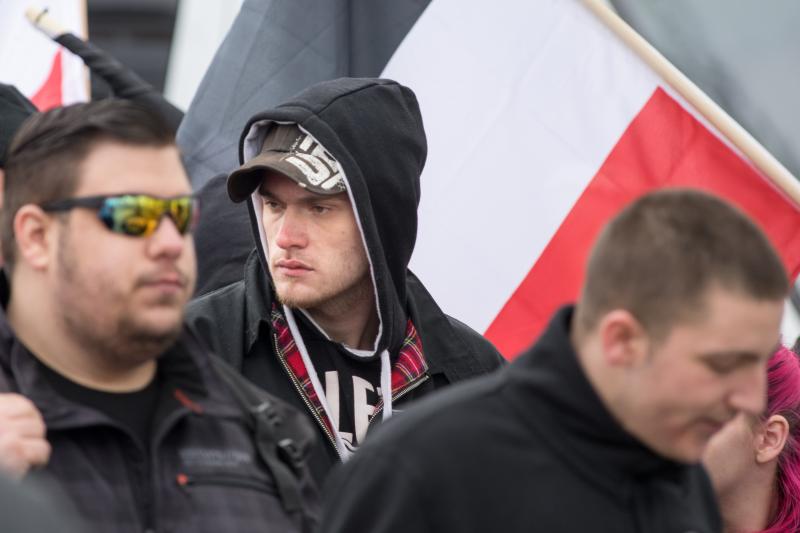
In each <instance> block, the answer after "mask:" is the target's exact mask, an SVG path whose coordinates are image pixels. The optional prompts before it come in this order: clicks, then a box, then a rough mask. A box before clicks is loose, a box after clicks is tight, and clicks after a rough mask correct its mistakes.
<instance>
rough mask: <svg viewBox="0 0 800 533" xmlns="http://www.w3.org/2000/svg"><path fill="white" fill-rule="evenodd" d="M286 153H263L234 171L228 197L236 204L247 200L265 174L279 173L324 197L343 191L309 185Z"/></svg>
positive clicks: (229, 184) (229, 178) (229, 183)
mask: <svg viewBox="0 0 800 533" xmlns="http://www.w3.org/2000/svg"><path fill="white" fill-rule="evenodd" d="M285 156H286V153H285V152H266V153H261V154H259V155H257V156H256V157H254V158H253V159H251V160H250V161H248V162H247V163H245V164H244V165H242V166H241V167H240V168H239V169H237V170H235V171H233V172H232V173H231V175H230V176H228V196H230V198H231V200H233V201H234V202H236V203H239V202H243V201H245V200H247V199H248V198H249V197H250V195H251V194H253V192H255V190H256V189H257V188H258V187H259V186H260V185H261V182H262V181H263V180H264V177H265V175H266V174H265V172H277V173H278V174H281V175H283V176H286V177H287V178H289V179H291V180H292V181H294V182H295V183H297V184H298V185H299V186H301V187H303V188H304V189H308V190H310V191H311V192H314V193H317V194H324V195H333V194H338V193H340V192H343V191H342V190H336V189H334V190H330V189H323V188H322V187H318V186H315V185H311V184H309V183H308V180H307V179H306V177H305V176H304V175H303V173H302V172H301V171H300V170H299V169H298V168H297V167H296V166H294V165H292V164H291V163H287V162H286V161H285V160H284V157H285Z"/></svg>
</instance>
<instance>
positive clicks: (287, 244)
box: [275, 208, 308, 250]
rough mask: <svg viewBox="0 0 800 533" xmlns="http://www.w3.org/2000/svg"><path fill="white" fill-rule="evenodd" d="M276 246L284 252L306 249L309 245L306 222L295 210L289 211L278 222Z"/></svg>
mask: <svg viewBox="0 0 800 533" xmlns="http://www.w3.org/2000/svg"><path fill="white" fill-rule="evenodd" d="M275 244H276V245H277V246H278V247H279V248H282V249H284V250H288V249H289V248H304V247H305V246H306V245H307V244H308V233H307V232H306V225H305V221H304V220H303V216H302V215H301V214H300V213H297V212H296V210H294V209H291V208H289V209H287V210H286V211H285V212H284V213H283V216H282V217H281V219H280V221H279V222H278V228H277V233H276V234H275Z"/></svg>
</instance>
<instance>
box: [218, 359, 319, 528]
mask: <svg viewBox="0 0 800 533" xmlns="http://www.w3.org/2000/svg"><path fill="white" fill-rule="evenodd" d="M212 363H213V365H212V366H213V367H214V368H215V370H216V371H217V375H218V376H219V377H220V378H222V380H223V381H224V382H225V383H226V384H227V385H228V388H229V390H230V391H231V392H232V393H233V395H234V396H235V397H236V399H237V401H238V402H239V405H240V406H241V407H242V408H243V409H244V410H245V412H247V413H248V415H249V416H248V417H247V421H248V426H249V428H250V430H251V431H252V433H253V434H254V435H255V437H256V446H257V448H258V454H259V456H260V457H261V459H262V460H263V461H264V464H266V465H267V467H268V468H269V470H270V473H271V474H272V476H273V479H274V480H275V487H276V489H277V492H278V495H279V496H280V499H281V500H282V503H283V508H284V510H285V511H286V512H287V513H288V514H289V516H291V517H292V518H293V519H294V521H295V523H298V524H300V530H301V533H313V532H314V531H316V527H317V525H318V524H319V516H318V513H317V510H318V507H319V500H318V498H319V495H318V493H317V490H316V486H315V485H314V484H313V482H311V480H310V475H311V474H310V472H309V471H308V468H307V467H306V458H307V457H308V453H309V451H310V450H311V448H312V447H313V446H314V444H315V442H316V435H315V434H314V431H313V429H312V428H311V425H310V424H308V422H306V421H305V420H304V419H303V418H302V417H300V416H298V413H297V412H296V411H295V410H294V409H293V408H292V407H290V406H288V405H286V403H285V402H283V401H281V400H279V399H277V398H275V397H274V396H272V395H270V394H268V393H267V392H266V391H263V390H261V389H259V388H258V387H256V386H255V385H252V384H250V383H247V382H243V380H242V377H241V375H240V374H239V371H238V370H236V369H235V368H233V367H232V366H230V365H229V364H228V363H226V362H225V361H223V360H222V359H220V358H218V357H214V358H212Z"/></svg>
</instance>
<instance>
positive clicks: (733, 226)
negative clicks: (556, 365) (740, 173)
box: [575, 189, 789, 339]
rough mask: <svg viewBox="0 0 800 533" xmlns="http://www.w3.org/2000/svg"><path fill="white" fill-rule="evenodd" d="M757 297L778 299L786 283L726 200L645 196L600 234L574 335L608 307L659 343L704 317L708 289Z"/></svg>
mask: <svg viewBox="0 0 800 533" xmlns="http://www.w3.org/2000/svg"><path fill="white" fill-rule="evenodd" d="M715 284H716V285H719V286H721V287H723V288H725V289H730V290H736V291H738V292H740V293H742V294H744V295H747V296H751V297H753V298H754V299H758V300H780V299H782V298H784V297H786V295H787V294H788V291H789V281H788V278H787V275H786V271H785V269H784V267H783V264H782V263H781V259H780V258H779V257H778V254H777V253H776V251H775V249H774V248H773V247H772V245H771V244H770V243H769V240H768V239H767V237H766V236H765V235H764V233H763V232H762V231H761V230H760V229H759V228H758V227H757V226H756V225H755V224H754V223H753V222H752V221H751V220H750V219H749V218H748V217H747V215H745V214H744V213H742V212H741V211H739V210H738V209H737V208H735V207H733V206H732V205H730V204H728V203H727V202H725V201H723V200H721V199H719V198H716V197H714V196H711V195H709V194H706V193H704V192H700V191H697V190H689V189H671V190H662V191H659V192H654V193H650V194H647V195H645V196H643V197H642V198H640V199H639V200H637V201H635V202H633V203H632V204H631V205H630V206H628V207H627V208H626V209H624V210H623V211H622V212H621V213H620V214H619V215H617V216H616V217H615V218H614V219H613V220H612V221H611V222H610V223H609V224H608V225H607V226H606V227H605V229H604V230H603V231H602V232H601V234H600V237H599V238H598V239H597V241H596V243H595V246H594V248H593V250H592V253H591V255H590V258H589V263H588V267H587V271H586V279H585V282H584V286H583V291H582V294H581V297H580V301H579V303H578V305H577V309H576V322H575V326H576V333H577V335H578V336H579V337H580V336H582V335H583V334H585V333H586V332H588V331H589V330H591V329H593V328H594V327H595V326H596V325H597V322H598V321H599V320H600V318H601V317H602V316H603V315H604V314H605V313H607V312H609V311H611V310H613V309H625V310H627V311H629V312H630V313H631V314H633V315H634V316H635V317H636V319H637V320H638V321H639V322H640V323H641V324H642V326H643V327H644V328H645V329H646V330H647V332H648V333H649V334H650V335H652V336H653V337H654V338H656V339H660V338H662V336H663V335H664V334H666V333H667V332H668V331H669V330H670V329H671V327H672V326H673V325H674V324H675V323H676V322H678V321H682V320H686V319H688V318H690V317H692V316H695V314H698V313H702V310H703V304H704V297H705V295H706V294H705V293H706V291H707V290H708V289H710V288H711V287H712V286H713V285H715Z"/></svg>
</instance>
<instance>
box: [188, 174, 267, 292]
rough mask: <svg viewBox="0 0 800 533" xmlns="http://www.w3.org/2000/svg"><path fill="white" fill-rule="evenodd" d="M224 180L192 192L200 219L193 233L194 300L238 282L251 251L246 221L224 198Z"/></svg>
mask: <svg viewBox="0 0 800 533" xmlns="http://www.w3.org/2000/svg"><path fill="white" fill-rule="evenodd" d="M227 178H228V176H227V174H222V175H219V176H215V177H214V178H212V179H210V180H209V181H208V182H206V184H205V185H203V187H202V188H201V189H200V190H199V191H196V192H195V195H196V196H197V198H198V199H199V201H200V219H199V220H198V223H197V228H195V231H194V243H195V249H196V250H197V286H196V288H195V291H194V293H195V295H196V296H201V295H203V294H206V293H209V292H211V291H213V290H215V289H219V288H220V287H225V286H226V285H230V284H231V283H234V282H236V281H239V280H241V279H242V272H243V271H244V263H245V261H247V257H248V256H249V255H250V252H251V251H252V250H253V246H254V242H253V232H252V230H251V229H250V217H249V215H248V213H247V210H246V209H243V208H242V206H241V205H236V204H234V203H233V202H231V200H230V198H228V192H227V189H226V186H225V183H226V180H227Z"/></svg>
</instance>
